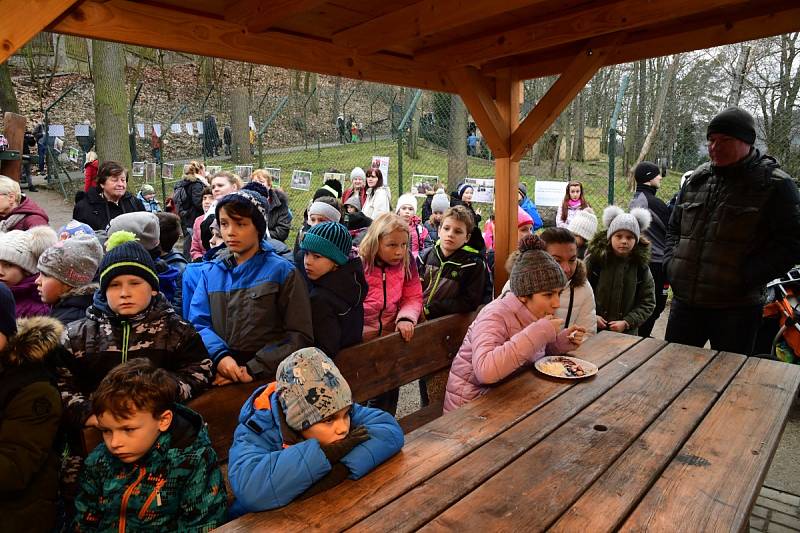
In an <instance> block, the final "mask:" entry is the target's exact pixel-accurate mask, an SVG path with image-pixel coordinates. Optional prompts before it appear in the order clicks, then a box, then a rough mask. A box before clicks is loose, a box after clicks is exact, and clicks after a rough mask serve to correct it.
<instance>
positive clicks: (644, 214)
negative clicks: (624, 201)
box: [603, 205, 653, 242]
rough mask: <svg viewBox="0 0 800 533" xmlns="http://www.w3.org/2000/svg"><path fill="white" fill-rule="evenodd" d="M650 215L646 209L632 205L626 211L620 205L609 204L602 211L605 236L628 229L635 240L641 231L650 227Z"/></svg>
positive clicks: (637, 240)
mask: <svg viewBox="0 0 800 533" xmlns="http://www.w3.org/2000/svg"><path fill="white" fill-rule="evenodd" d="M652 218H653V217H652V215H651V214H650V211H649V210H648V209H642V208H641V207H634V208H633V209H631V212H630V213H626V212H625V211H623V210H622V208H621V207H617V206H616V205H610V206H608V207H606V208H605V210H604V211H603V224H604V225H605V227H606V228H608V229H607V230H606V237H607V238H609V239H610V238H611V236H612V235H614V234H615V233H616V232H618V231H622V230H626V231H630V232H631V233H633V234H634V235H635V236H636V242H639V237H640V236H641V234H642V232H643V231H644V230H646V229H647V228H648V227H650V221H651V220H652Z"/></svg>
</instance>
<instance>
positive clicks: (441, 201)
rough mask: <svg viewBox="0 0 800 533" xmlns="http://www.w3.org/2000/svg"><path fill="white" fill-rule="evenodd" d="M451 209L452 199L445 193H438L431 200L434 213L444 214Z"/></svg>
mask: <svg viewBox="0 0 800 533" xmlns="http://www.w3.org/2000/svg"><path fill="white" fill-rule="evenodd" d="M449 207H450V199H449V198H448V197H447V195H446V194H444V193H438V192H437V193H436V194H434V195H433V199H432V200H431V211H432V212H434V213H444V212H445V211H447V209H448V208H449Z"/></svg>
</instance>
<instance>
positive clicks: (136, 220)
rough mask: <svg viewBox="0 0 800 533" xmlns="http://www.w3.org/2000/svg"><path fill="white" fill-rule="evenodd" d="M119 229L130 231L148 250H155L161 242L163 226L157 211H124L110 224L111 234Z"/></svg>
mask: <svg viewBox="0 0 800 533" xmlns="http://www.w3.org/2000/svg"><path fill="white" fill-rule="evenodd" d="M118 231H130V232H131V233H133V234H134V235H136V240H137V241H139V243H140V244H141V245H142V246H144V249H145V250H147V251H148V252H149V251H150V250H155V249H156V248H157V247H158V245H159V244H161V226H160V225H159V224H158V217H157V216H156V214H155V213H148V212H147V211H136V212H134V213H123V214H122V215H119V216H117V217H116V218H114V219H112V220H111V224H109V226H108V234H109V235H111V234H113V233H116V232H118Z"/></svg>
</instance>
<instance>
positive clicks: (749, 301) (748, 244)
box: [664, 149, 800, 308]
mask: <svg viewBox="0 0 800 533" xmlns="http://www.w3.org/2000/svg"><path fill="white" fill-rule="evenodd" d="M799 262H800V195H799V194H798V191H797V185H795V183H794V182H793V181H792V179H791V177H790V176H789V175H788V174H787V173H786V172H784V171H782V170H781V169H780V166H779V164H778V162H777V161H776V160H775V159H774V158H772V157H770V156H768V155H762V154H761V153H760V152H759V151H758V150H756V149H753V150H752V151H751V153H750V155H749V156H747V157H746V158H745V159H743V160H742V161H741V162H739V163H737V164H735V165H732V166H728V167H714V166H712V165H711V164H709V163H706V164H704V165H701V166H700V167H699V168H698V169H697V170H695V171H694V173H693V174H692V175H691V176H690V177H689V179H688V180H687V181H686V183H685V184H684V185H683V188H682V189H681V191H680V193H679V196H678V200H677V202H676V205H675V209H674V211H673V213H672V217H671V218H670V221H669V228H668V231H667V249H666V254H665V257H664V267H665V270H666V274H667V279H668V280H669V282H670V285H671V286H672V290H673V294H674V296H675V298H677V299H678V300H680V301H681V302H683V303H686V304H688V305H694V306H699V307H710V308H726V307H743V306H750V305H758V304H760V303H761V293H762V291H763V288H764V285H765V284H766V283H767V282H769V281H770V280H772V279H774V278H777V277H779V276H781V275H783V274H785V273H786V271H788V270H789V269H790V268H791V267H792V266H793V265H795V264H797V263H799Z"/></svg>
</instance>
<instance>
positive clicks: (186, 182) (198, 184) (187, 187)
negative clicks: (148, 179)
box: [172, 175, 205, 228]
mask: <svg viewBox="0 0 800 533" xmlns="http://www.w3.org/2000/svg"><path fill="white" fill-rule="evenodd" d="M181 189H182V191H181V192H180V193H178V191H179V190H181ZM203 189H205V185H203V182H202V181H200V180H199V179H198V178H197V176H188V175H187V176H184V177H183V179H181V181H179V182H178V183H176V184H175V187H174V188H173V191H174V192H173V195H172V197H173V198H177V197H180V198H179V199H180V200H181V202H180V204H181V205H176V206H175V207H176V208H177V209H178V216H179V217H181V223H182V224H183V227H184V228H191V227H192V224H194V221H195V219H196V218H197V217H199V216H200V215H202V214H203Z"/></svg>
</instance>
